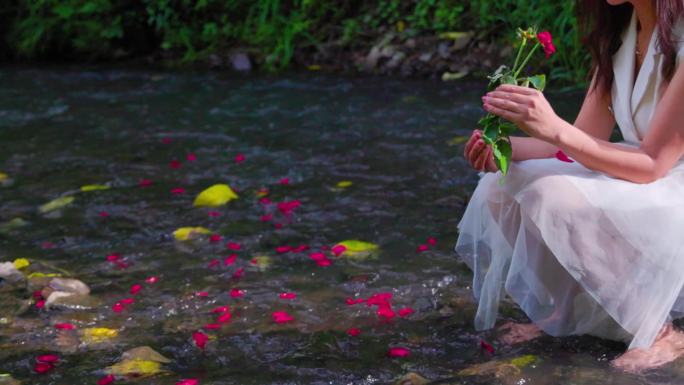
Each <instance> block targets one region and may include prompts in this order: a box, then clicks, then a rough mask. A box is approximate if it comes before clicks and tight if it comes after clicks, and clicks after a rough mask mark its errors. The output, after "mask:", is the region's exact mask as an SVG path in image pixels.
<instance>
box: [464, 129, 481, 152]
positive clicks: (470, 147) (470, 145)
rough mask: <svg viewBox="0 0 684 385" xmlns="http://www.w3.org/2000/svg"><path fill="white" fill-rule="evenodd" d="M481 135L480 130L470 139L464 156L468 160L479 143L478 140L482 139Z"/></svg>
mask: <svg viewBox="0 0 684 385" xmlns="http://www.w3.org/2000/svg"><path fill="white" fill-rule="evenodd" d="M480 137H481V134H480V131H479V130H473V133H472V134H471V135H470V138H469V139H468V142H467V143H466V145H465V150H463V156H464V157H465V158H466V159H467V158H468V154H470V150H472V149H473V146H474V145H475V143H477V140H478V139H480Z"/></svg>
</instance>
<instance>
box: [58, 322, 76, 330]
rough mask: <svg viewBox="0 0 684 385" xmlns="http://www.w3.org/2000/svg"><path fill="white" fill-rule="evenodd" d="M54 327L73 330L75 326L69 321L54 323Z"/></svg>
mask: <svg viewBox="0 0 684 385" xmlns="http://www.w3.org/2000/svg"><path fill="white" fill-rule="evenodd" d="M55 329H57V330H74V329H76V326H74V325H73V324H70V323H61V324H55Z"/></svg>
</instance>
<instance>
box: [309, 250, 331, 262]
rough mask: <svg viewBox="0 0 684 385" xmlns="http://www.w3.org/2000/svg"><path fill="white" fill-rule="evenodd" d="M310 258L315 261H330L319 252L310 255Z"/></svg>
mask: <svg viewBox="0 0 684 385" xmlns="http://www.w3.org/2000/svg"><path fill="white" fill-rule="evenodd" d="M309 258H311V259H312V260H314V261H322V260H324V259H328V257H327V256H326V255H325V254H323V253H318V252H316V253H311V254H309Z"/></svg>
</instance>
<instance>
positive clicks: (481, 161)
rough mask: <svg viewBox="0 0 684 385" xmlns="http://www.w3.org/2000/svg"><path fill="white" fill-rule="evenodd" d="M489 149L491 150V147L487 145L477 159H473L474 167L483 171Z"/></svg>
mask: <svg viewBox="0 0 684 385" xmlns="http://www.w3.org/2000/svg"><path fill="white" fill-rule="evenodd" d="M490 151H491V147H490V146H487V147H486V148H485V149H484V150H483V151H482V152H480V154H479V155H478V157H477V159H476V160H475V169H476V170H478V171H484V169H485V165H486V164H487V157H488V156H489V152H490Z"/></svg>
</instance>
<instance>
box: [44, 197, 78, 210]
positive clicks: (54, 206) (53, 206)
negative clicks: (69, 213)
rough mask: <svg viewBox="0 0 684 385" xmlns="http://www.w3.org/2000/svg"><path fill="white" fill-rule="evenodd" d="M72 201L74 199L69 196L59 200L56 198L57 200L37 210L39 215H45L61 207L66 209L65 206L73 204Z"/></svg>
mask: <svg viewBox="0 0 684 385" xmlns="http://www.w3.org/2000/svg"><path fill="white" fill-rule="evenodd" d="M74 199H76V198H74V197H73V196H70V195H69V196H65V197H61V198H57V199H54V200H51V201H50V202H48V203H46V204H44V205H42V206H40V207H39V208H38V211H40V213H41V214H45V213H49V212H50V211H55V210H59V209H61V208H63V207H66V206H69V205H70V204H72V203H73V202H74Z"/></svg>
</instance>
